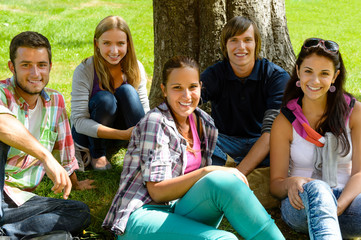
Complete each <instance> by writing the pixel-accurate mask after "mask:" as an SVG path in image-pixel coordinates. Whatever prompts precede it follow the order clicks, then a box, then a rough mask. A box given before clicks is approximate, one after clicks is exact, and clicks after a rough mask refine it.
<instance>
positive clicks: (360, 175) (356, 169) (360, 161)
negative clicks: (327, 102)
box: [337, 102, 361, 215]
mask: <svg viewBox="0 0 361 240" xmlns="http://www.w3.org/2000/svg"><path fill="white" fill-rule="evenodd" d="M360 119H361V103H360V102H356V104H355V106H354V109H353V112H352V114H351V116H350V129H351V139H352V171H351V177H350V179H349V181H348V182H347V184H346V186H345V188H344V189H343V191H342V194H341V196H340V197H339V198H338V200H337V203H338V204H337V214H338V215H341V214H342V213H343V212H344V211H345V209H346V208H347V207H348V206H349V205H350V204H351V202H352V201H353V200H354V199H355V197H356V196H357V195H359V194H360V193H361V185H360V182H361V155H360V154H361V124H360Z"/></svg>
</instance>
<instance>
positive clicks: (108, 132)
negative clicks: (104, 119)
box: [98, 125, 134, 140]
mask: <svg viewBox="0 0 361 240" xmlns="http://www.w3.org/2000/svg"><path fill="white" fill-rule="evenodd" d="M133 128H134V127H130V128H128V129H126V130H119V129H115V128H110V127H107V126H104V125H99V127H98V137H99V138H105V139H119V140H129V139H130V137H131V136H132V131H133Z"/></svg>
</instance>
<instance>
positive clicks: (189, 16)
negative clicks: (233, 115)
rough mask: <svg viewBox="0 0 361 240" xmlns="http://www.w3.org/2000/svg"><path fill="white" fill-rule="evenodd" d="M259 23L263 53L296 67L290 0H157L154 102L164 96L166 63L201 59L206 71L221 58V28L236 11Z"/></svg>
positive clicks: (155, 0) (285, 67)
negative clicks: (174, 59)
mask: <svg viewBox="0 0 361 240" xmlns="http://www.w3.org/2000/svg"><path fill="white" fill-rule="evenodd" d="M240 15H243V16H246V17H248V18H250V19H252V20H253V21H255V22H256V24H257V26H258V28H259V30H260V32H261V37H262V48H261V53H260V56H261V57H265V58H267V59H269V60H270V61H272V62H274V63H276V64H277V65H279V66H281V67H283V68H284V69H285V70H286V71H288V72H291V70H292V67H293V64H294V60H295V54H294V52H293V49H292V45H291V41H290V38H289V34H288V29H287V21H286V12H285V3H284V0H186V1H184V0H153V18H154V72H153V80H152V86H151V90H150V95H149V100H150V105H151V107H152V108H153V107H156V106H157V105H158V104H159V103H161V102H162V101H163V97H162V93H161V89H160V83H161V77H162V74H161V73H162V67H163V64H164V63H165V62H166V61H167V60H168V59H169V58H171V57H173V56H175V55H186V56H190V57H193V58H194V59H196V60H197V61H198V62H199V64H200V67H201V71H203V70H204V69H206V68H207V67H208V66H210V65H212V64H214V63H215V62H217V61H219V60H221V59H222V58H223V57H222V54H221V51H220V44H219V39H220V33H221V31H222V28H223V26H224V24H225V23H226V22H227V21H228V20H229V19H231V18H232V17H234V16H240Z"/></svg>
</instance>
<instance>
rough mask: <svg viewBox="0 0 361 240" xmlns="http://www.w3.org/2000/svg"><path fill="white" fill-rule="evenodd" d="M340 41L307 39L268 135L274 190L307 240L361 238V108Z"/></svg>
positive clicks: (287, 219)
mask: <svg viewBox="0 0 361 240" xmlns="http://www.w3.org/2000/svg"><path fill="white" fill-rule="evenodd" d="M345 77H346V70H345V66H344V63H343V60H342V57H341V53H340V51H339V46H338V44H337V43H335V42H333V41H329V40H322V39H317V38H311V39H307V40H306V41H305V42H304V44H303V46H302V48H301V51H300V53H299V55H298V58H297V60H296V64H295V68H294V70H293V74H292V77H291V80H290V82H289V84H288V86H287V88H286V90H285V93H284V99H283V107H282V109H281V114H280V115H279V116H278V117H277V118H276V120H275V121H274V123H273V126H272V130H271V154H270V157H271V189H270V190H271V193H272V194H273V195H275V196H277V197H279V198H281V199H283V200H282V204H281V212H282V218H283V219H284V221H285V222H286V223H287V224H288V225H289V226H291V227H292V228H293V229H294V230H296V231H299V232H308V233H309V236H310V239H342V238H353V237H360V236H361V227H360V226H361V225H360V224H361V194H360V193H361V184H360V183H361V122H360V119H361V104H360V103H359V102H358V101H356V100H355V98H353V97H352V96H351V94H349V93H348V92H346V91H345V89H344V85H345V80H346V78H345Z"/></svg>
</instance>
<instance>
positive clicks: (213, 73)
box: [201, 16, 289, 175]
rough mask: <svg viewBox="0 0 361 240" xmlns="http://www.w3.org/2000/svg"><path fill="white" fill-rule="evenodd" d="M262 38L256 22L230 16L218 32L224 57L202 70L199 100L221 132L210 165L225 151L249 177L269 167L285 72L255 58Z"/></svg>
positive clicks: (222, 160) (218, 162)
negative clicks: (209, 106)
mask: <svg viewBox="0 0 361 240" xmlns="http://www.w3.org/2000/svg"><path fill="white" fill-rule="evenodd" d="M260 49H261V37H260V33H259V30H258V28H257V26H256V24H255V23H254V22H253V21H251V20H249V19H247V18H245V17H240V16H238V17H234V18H232V19H231V20H230V21H229V22H228V23H227V24H226V25H225V26H224V28H223V30H222V33H221V50H222V53H223V56H224V60H223V61H220V62H218V63H216V64H214V65H213V66H210V67H208V68H207V69H206V70H205V71H204V72H203V73H202V74H201V81H202V82H203V88H202V100H203V102H208V101H210V102H211V104H212V117H213V118H214V120H215V124H216V126H217V128H218V130H219V135H218V140H217V147H216V149H215V151H214V153H213V157H212V159H213V164H214V165H224V164H225V162H226V160H227V155H229V156H230V157H232V158H233V159H234V160H235V162H236V163H237V164H238V166H237V168H238V170H240V171H241V172H242V173H243V174H245V175H248V174H249V173H250V172H251V171H253V169H255V168H256V167H257V166H269V157H268V154H269V138H270V130H271V126H272V123H273V120H274V119H275V117H276V116H277V115H278V113H279V109H280V106H281V102H282V98H283V91H284V89H285V87H286V84H287V82H288V80H289V75H288V73H287V72H286V71H285V70H284V69H282V68H281V67H279V66H277V65H276V64H274V63H272V62H270V61H268V60H267V59H265V58H262V59H261V58H260V57H259V52H260Z"/></svg>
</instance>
